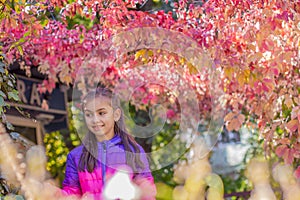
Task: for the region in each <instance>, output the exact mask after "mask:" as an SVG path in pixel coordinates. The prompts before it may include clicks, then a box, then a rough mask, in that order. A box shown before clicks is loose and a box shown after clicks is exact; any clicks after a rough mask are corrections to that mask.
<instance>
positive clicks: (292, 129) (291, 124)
mask: <svg viewBox="0 0 300 200" xmlns="http://www.w3.org/2000/svg"><path fill="white" fill-rule="evenodd" d="M298 125H299V122H298V120H296V119H293V120H291V121H289V122H288V123H287V124H286V128H287V129H288V130H289V131H290V132H295V131H296V130H297V128H298Z"/></svg>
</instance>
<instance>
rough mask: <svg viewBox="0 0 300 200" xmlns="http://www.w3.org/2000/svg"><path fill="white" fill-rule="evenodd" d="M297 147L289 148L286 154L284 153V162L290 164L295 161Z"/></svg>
mask: <svg viewBox="0 0 300 200" xmlns="http://www.w3.org/2000/svg"><path fill="white" fill-rule="evenodd" d="M294 153H295V149H290V148H287V149H286V151H285V154H284V155H283V159H284V162H285V163H286V164H288V165H290V164H292V163H293V161H294Z"/></svg>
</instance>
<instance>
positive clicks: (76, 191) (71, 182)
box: [62, 136, 156, 200]
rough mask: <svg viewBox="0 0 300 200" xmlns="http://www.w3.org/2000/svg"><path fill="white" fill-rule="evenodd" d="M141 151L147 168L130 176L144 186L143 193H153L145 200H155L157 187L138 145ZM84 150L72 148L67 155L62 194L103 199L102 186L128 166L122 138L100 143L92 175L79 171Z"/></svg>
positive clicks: (117, 137)
mask: <svg viewBox="0 0 300 200" xmlns="http://www.w3.org/2000/svg"><path fill="white" fill-rule="evenodd" d="M139 148H140V150H141V154H140V159H141V161H142V162H143V163H144V165H145V167H144V169H140V168H138V169H137V172H134V173H132V174H131V178H132V179H133V182H136V183H137V184H139V185H141V188H142V190H145V189H146V190H148V191H150V192H148V194H146V196H145V195H144V198H142V199H147V200H148V199H155V194H156V188H155V184H154V180H153V177H152V175H151V172H150V169H149V164H148V160H147V157H146V154H145V152H144V150H143V149H142V147H140V146H139ZM82 150H83V145H80V146H78V147H76V148H75V149H73V150H72V151H71V152H70V153H69V154H68V156H67V164H66V173H65V179H64V181H63V183H62V186H63V192H64V194H68V195H78V196H82V195H84V194H89V195H92V196H94V199H97V200H101V199H103V198H102V193H103V188H104V187H103V186H104V185H105V183H106V181H107V180H109V178H110V177H112V176H113V174H114V173H115V172H116V171H117V170H118V169H119V168H120V167H124V166H126V167H128V165H127V164H126V154H125V150H124V146H123V144H122V143H121V138H120V137H119V136H115V137H114V138H112V139H111V140H108V141H103V142H98V163H97V164H98V165H97V168H96V169H95V170H94V171H93V172H92V173H89V172H88V171H84V172H82V171H81V172H80V171H79V170H78V163H79V159H80V156H81V152H82ZM137 155H138V154H137ZM135 180H137V181H135ZM145 183H146V184H145ZM145 186H146V188H145ZM146 193H147V192H146Z"/></svg>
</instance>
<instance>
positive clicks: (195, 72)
mask: <svg viewBox="0 0 300 200" xmlns="http://www.w3.org/2000/svg"><path fill="white" fill-rule="evenodd" d="M187 67H188V69H189V72H190V74H197V73H198V70H197V69H196V67H194V66H193V65H192V64H191V63H188V64H187Z"/></svg>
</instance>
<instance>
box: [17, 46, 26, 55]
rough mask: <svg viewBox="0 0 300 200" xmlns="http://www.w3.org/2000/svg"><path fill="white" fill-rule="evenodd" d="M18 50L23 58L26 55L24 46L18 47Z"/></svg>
mask: <svg viewBox="0 0 300 200" xmlns="http://www.w3.org/2000/svg"><path fill="white" fill-rule="evenodd" d="M17 49H18V50H19V52H20V54H21V55H22V56H23V55H24V51H23V48H22V46H20V45H19V46H17Z"/></svg>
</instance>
